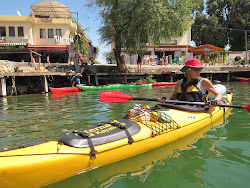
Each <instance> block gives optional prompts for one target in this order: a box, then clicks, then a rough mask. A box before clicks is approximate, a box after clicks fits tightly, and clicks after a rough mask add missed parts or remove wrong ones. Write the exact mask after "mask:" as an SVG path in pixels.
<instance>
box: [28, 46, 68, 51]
mask: <svg viewBox="0 0 250 188" xmlns="http://www.w3.org/2000/svg"><path fill="white" fill-rule="evenodd" d="M28 49H30V50H67V45H29V46H28Z"/></svg>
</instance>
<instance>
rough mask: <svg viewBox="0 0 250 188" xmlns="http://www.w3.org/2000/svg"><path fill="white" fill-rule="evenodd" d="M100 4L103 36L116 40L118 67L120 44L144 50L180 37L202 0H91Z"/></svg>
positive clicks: (115, 49)
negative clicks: (149, 46) (149, 45)
mask: <svg viewBox="0 0 250 188" xmlns="http://www.w3.org/2000/svg"><path fill="white" fill-rule="evenodd" d="M90 2H91V5H93V4H94V5H96V6H98V7H100V8H101V11H100V16H101V17H102V19H103V23H104V24H103V26H102V27H101V28H100V29H99V32H100V34H101V36H102V40H103V41H105V42H107V43H111V42H114V44H115V48H114V53H115V57H116V60H117V64H118V69H119V70H120V71H121V70H122V63H121V56H120V53H121V48H125V49H128V50H129V49H134V50H135V51H138V50H141V48H143V47H145V46H146V44H147V43H150V44H159V43H160V41H161V40H162V39H166V38H167V39H171V38H173V37H180V36H182V35H183V34H184V32H185V31H186V30H187V29H188V27H189V25H190V23H191V13H192V12H193V10H194V9H196V8H197V6H196V5H197V2H200V0H158V1H155V0H154V1H152V0H126V1H124V0H92V1H90Z"/></svg>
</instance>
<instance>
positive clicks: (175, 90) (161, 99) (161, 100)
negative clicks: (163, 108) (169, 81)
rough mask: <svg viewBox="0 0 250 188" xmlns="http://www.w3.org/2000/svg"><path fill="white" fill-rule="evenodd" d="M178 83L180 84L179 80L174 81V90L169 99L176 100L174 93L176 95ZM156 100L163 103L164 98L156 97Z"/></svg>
mask: <svg viewBox="0 0 250 188" xmlns="http://www.w3.org/2000/svg"><path fill="white" fill-rule="evenodd" d="M179 85H180V80H179V81H178V82H177V83H176V86H175V89H174V92H173V94H172V96H171V97H170V100H176V95H177V90H178V87H179ZM158 101H159V102H160V103H165V99H163V98H158Z"/></svg>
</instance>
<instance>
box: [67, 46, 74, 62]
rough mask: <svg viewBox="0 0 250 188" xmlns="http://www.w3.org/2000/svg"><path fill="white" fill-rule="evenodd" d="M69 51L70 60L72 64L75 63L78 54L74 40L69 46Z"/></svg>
mask: <svg viewBox="0 0 250 188" xmlns="http://www.w3.org/2000/svg"><path fill="white" fill-rule="evenodd" d="M68 53H69V62H70V64H74V63H75V55H76V54H75V46H74V43H73V42H71V43H70V46H69V47H68ZM72 62H73V63H72Z"/></svg>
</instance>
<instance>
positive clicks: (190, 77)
mask: <svg viewBox="0 0 250 188" xmlns="http://www.w3.org/2000/svg"><path fill="white" fill-rule="evenodd" d="M203 68H204V66H202V65H201V62H200V60H199V59H195V58H191V59H189V60H187V61H186V62H185V65H184V66H183V68H182V69H181V71H182V72H183V73H184V78H183V79H181V80H179V81H178V82H177V84H176V87H175V90H174V92H173V94H172V96H171V97H170V100H176V99H177V100H179V101H189V102H207V101H208V93H212V94H213V95H214V96H215V98H214V99H213V100H211V101H210V107H213V106H216V105H217V104H218V103H219V102H220V101H221V100H222V98H223V96H222V94H221V93H219V92H218V91H217V90H216V89H215V88H214V86H213V84H212V83H211V81H210V80H208V79H207V78H202V77H200V72H201V70H202V69H203ZM165 100H166V98H164V97H163V98H159V99H158V101H159V102H161V103H165Z"/></svg>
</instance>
